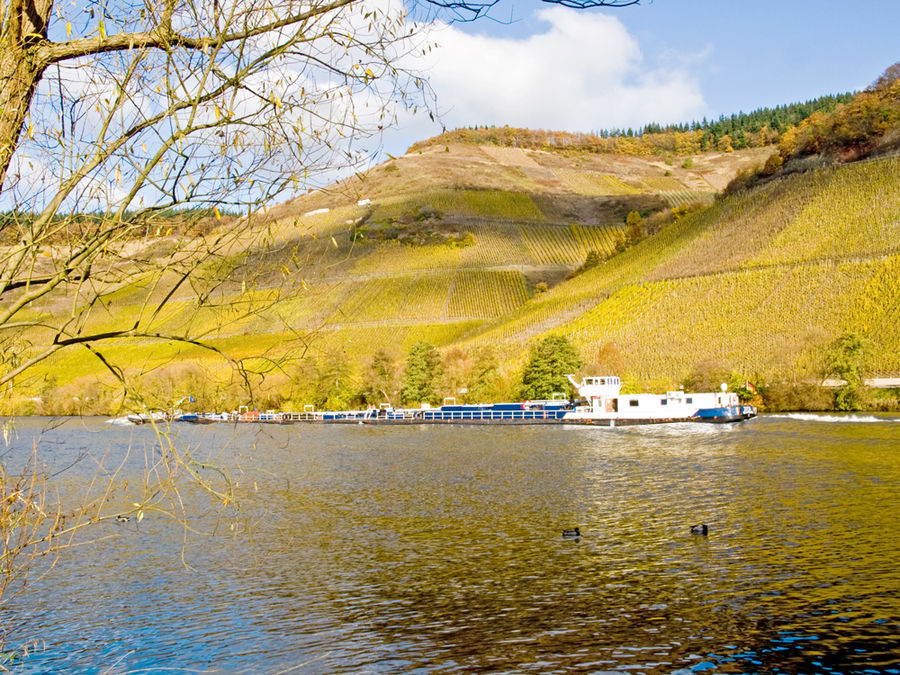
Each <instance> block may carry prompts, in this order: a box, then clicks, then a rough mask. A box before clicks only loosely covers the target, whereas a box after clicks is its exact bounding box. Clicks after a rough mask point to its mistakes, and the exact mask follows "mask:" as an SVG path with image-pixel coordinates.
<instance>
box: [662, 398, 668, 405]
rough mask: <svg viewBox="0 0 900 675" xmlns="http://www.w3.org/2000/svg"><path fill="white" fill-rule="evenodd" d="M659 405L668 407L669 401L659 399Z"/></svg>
mask: <svg viewBox="0 0 900 675" xmlns="http://www.w3.org/2000/svg"><path fill="white" fill-rule="evenodd" d="M660 403H662V404H663V405H669V400H668V399H666V398H663V399H660Z"/></svg>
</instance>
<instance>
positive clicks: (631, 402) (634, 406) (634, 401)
mask: <svg viewBox="0 0 900 675" xmlns="http://www.w3.org/2000/svg"><path fill="white" fill-rule="evenodd" d="M639 404H640V401H638V400H637V399H636V398H633V399H631V400H630V401H628V405H630V406H631V407H632V408H637V407H638V405H639Z"/></svg>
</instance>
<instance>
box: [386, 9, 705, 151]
mask: <svg viewBox="0 0 900 675" xmlns="http://www.w3.org/2000/svg"><path fill="white" fill-rule="evenodd" d="M539 17H540V18H541V19H542V21H544V22H545V24H546V26H547V28H546V30H545V31H544V32H541V33H537V34H534V35H531V36H529V37H527V38H524V39H511V38H505V37H502V36H501V37H498V36H489V35H470V34H468V33H466V32H464V31H463V30H461V29H460V28H458V27H456V26H453V25H450V26H447V25H443V24H435V25H433V26H432V39H433V40H434V41H435V42H436V43H437V47H436V48H435V49H434V50H433V52H432V56H431V57H430V61H429V63H428V64H427V65H425V66H424V67H423V66H422V64H421V63H419V64H415V65H417V66H418V67H419V68H420V69H422V70H424V71H425V72H426V73H427V74H428V77H429V80H430V82H431V84H432V86H433V88H434V90H435V93H436V94H437V97H438V107H439V110H440V112H441V121H442V122H443V123H444V124H445V125H446V126H447V128H449V129H452V128H456V127H461V126H469V125H476V124H478V125H481V124H494V125H504V124H508V125H510V126H517V127H529V128H535V129H554V130H568V131H591V130H598V129H604V128H605V129H609V128H613V127H619V128H626V127H632V128H636V127H640V126H642V125H643V124H646V123H648V122H662V123H665V122H679V121H689V120H691V119H694V118H695V117H697V116H698V115H702V113H703V112H704V110H705V108H706V103H705V101H704V99H703V95H702V93H701V91H700V87H699V84H698V82H697V78H696V77H695V76H694V75H693V73H692V72H691V71H690V70H689V66H688V65H685V64H687V63H688V62H689V60H688V59H684V60H682V61H681V62H680V64H679V63H677V62H676V64H675V65H672V63H671V62H670V63H669V64H668V65H666V66H664V67H663V66H659V67H656V68H653V67H648V66H647V65H646V64H644V63H643V59H642V53H641V48H640V45H639V44H638V42H637V40H636V39H635V38H634V37H633V36H632V35H630V34H629V33H628V31H627V30H626V28H625V26H624V25H623V24H622V23H621V22H620V21H619V20H618V19H617V18H615V17H612V16H609V15H605V14H600V13H597V12H589V11H577V10H572V9H566V8H564V7H559V6H554V7H548V8H545V9H543V10H541V11H540V13H539ZM411 65H412V64H411ZM413 67H415V66H413ZM401 125H402V128H401V129H400V130H398V132H395V134H392V135H391V136H390V137H389V138H388V139H387V145H388V146H394V145H395V139H396V140H397V141H399V140H400V138H401V137H402V138H403V140H404V141H407V144H408V143H411V142H413V141H415V140H420V139H421V138H424V137H426V136H429V135H432V134H434V133H437V132H438V131H439V129H437V128H436V127H435V126H434V125H429V124H426V123H424V122H423V121H421V120H417V121H414V122H413V121H408V122H402V123H401ZM416 133H418V134H419V135H418V136H416V137H413V136H412V134H416ZM388 150H391V147H388Z"/></svg>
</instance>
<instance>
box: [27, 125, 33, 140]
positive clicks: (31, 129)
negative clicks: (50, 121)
mask: <svg viewBox="0 0 900 675" xmlns="http://www.w3.org/2000/svg"><path fill="white" fill-rule="evenodd" d="M28 138H34V124H29V125H28Z"/></svg>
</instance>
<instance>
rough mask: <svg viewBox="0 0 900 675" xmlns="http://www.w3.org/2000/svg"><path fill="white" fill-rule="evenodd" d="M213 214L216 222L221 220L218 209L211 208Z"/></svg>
mask: <svg viewBox="0 0 900 675" xmlns="http://www.w3.org/2000/svg"><path fill="white" fill-rule="evenodd" d="M213 213H215V214H216V220H222V214H221V213H219V209H218V208H217V207H215V206H214V207H213Z"/></svg>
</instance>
